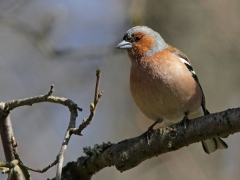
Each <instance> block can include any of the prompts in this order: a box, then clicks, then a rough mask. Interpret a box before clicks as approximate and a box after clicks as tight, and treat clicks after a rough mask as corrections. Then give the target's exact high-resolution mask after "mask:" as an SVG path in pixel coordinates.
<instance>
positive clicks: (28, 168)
mask: <svg viewBox="0 0 240 180" xmlns="http://www.w3.org/2000/svg"><path fill="white" fill-rule="evenodd" d="M57 163H58V159H57V158H56V160H55V161H54V162H53V163H51V164H49V165H48V166H47V167H45V168H43V169H42V170H41V169H33V168H31V167H28V166H25V165H24V164H19V166H22V167H25V168H26V169H27V170H30V171H33V172H38V173H44V172H46V171H47V170H48V169H50V168H51V167H53V166H55V165H56V164H57Z"/></svg>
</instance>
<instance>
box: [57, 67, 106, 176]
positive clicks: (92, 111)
mask: <svg viewBox="0 0 240 180" xmlns="http://www.w3.org/2000/svg"><path fill="white" fill-rule="evenodd" d="M96 76H97V78H96V87H95V94H94V105H93V107H92V108H91V107H90V115H89V117H88V119H87V120H86V121H85V120H83V123H82V124H81V125H80V126H79V128H78V129H76V128H75V118H76V117H75V116H74V114H75V113H76V112H75V111H74V110H75V109H72V111H71V109H70V111H71V119H70V123H69V126H68V130H67V132H66V134H65V137H64V141H63V143H62V147H61V150H60V152H59V154H58V165H57V173H56V180H60V179H61V174H62V168H63V160H64V154H65V152H66V150H67V145H68V142H69V140H70V137H71V135H72V134H73V133H74V134H77V135H81V132H82V130H83V129H85V128H86V127H87V126H88V125H89V124H90V123H91V121H92V119H93V116H94V114H95V111H96V107H97V104H98V101H99V99H100V97H101V96H102V94H103V92H100V93H98V90H99V84H100V77H101V71H100V70H99V69H97V70H96ZM73 122H74V124H73Z"/></svg>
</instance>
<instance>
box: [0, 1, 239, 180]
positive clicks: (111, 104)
mask: <svg viewBox="0 0 240 180" xmlns="http://www.w3.org/2000/svg"><path fill="white" fill-rule="evenodd" d="M135 25H147V26H149V27H151V28H153V29H154V30H156V31H158V32H159V33H160V34H161V35H162V37H163V38H164V39H165V41H166V42H168V43H169V44H171V45H173V46H175V47H177V48H179V49H180V50H182V51H183V52H184V53H185V54H187V55H188V57H189V58H190V60H191V63H192V65H193V67H194V69H195V71H196V72H197V74H198V77H199V79H200V82H201V84H202V87H203V89H204V92H205V96H206V101H207V108H208V109H209V111H210V112H218V111H222V110H226V109H227V108H233V107H238V106H239V104H240V103H239V102H240V93H239V89H240V83H239V81H240V71H239V68H240V63H239V61H240V59H239V57H240V44H239V42H240V1H239V0H232V1H224V0H211V1H208V0H201V1H191V0H186V1H184V2H182V1H179V0H171V1H165V0H148V1H147V0H130V1H127V0H122V1H120V0H102V1H98V0H90V1H83V0H78V1H73V0H69V1H62V0H52V1H47V0H32V1H30V0H19V1H16V0H8V1H6V0H5V1H4V0H1V1H0V62H1V64H0V83H1V86H0V92H1V93H0V100H1V101H10V100H12V99H19V98H26V97H31V96H35V95H40V94H45V93H47V92H48V91H49V88H50V85H51V84H54V85H55V91H54V95H56V96H63V97H66V98H70V99H72V100H73V101H74V102H76V103H77V104H78V105H79V106H80V107H82V108H83V112H82V113H79V117H78V121H77V123H78V124H79V123H80V122H81V121H82V119H83V118H84V117H87V116H88V114H89V109H88V108H89V104H90V103H91V102H92V101H93V95H94V87H95V70H96V68H100V69H101V70H102V78H101V87H100V90H104V95H103V97H102V98H101V101H100V103H99V106H98V109H97V112H96V115H95V117H94V120H93V122H92V124H91V125H90V126H89V127H88V128H87V129H85V130H84V131H83V135H84V136H82V137H76V136H73V137H72V138H71V141H70V143H69V147H68V150H67V153H66V157H65V164H66V163H67V162H69V161H76V159H77V158H78V157H79V156H81V155H84V154H83V150H82V149H83V147H85V146H91V147H93V145H94V144H96V143H99V144H100V143H102V142H107V141H111V142H113V143H115V142H119V141H121V140H123V139H126V138H131V137H136V136H138V135H140V134H141V133H143V132H145V131H146V129H147V128H148V126H149V125H150V124H152V121H150V120H147V119H146V118H145V117H144V115H143V114H142V113H141V112H140V111H139V110H138V109H137V107H136V105H135V104H134V102H133V100H132V97H131V95H130V90H129V69H130V61H129V59H128V57H127V54H126V52H125V51H123V50H116V49H115V47H116V45H117V44H118V43H119V42H120V41H121V39H122V37H123V35H124V33H125V32H126V31H127V30H128V29H129V28H131V27H132V26H135ZM11 118H12V123H13V128H14V132H15V137H16V140H17V141H18V150H19V154H20V157H21V159H22V160H23V162H24V163H25V164H26V165H28V166H30V167H32V168H36V169H42V168H43V167H46V166H47V165H48V164H50V163H52V162H53V160H55V157H56V155H57V153H58V152H59V150H60V146H61V143H62V140H63V137H64V134H65V131H66V128H67V125H68V122H69V112H68V109H67V108H66V107H63V106H60V105H55V104H50V103H42V104H36V105H34V106H33V107H21V108H17V109H15V110H14V111H13V112H11ZM239 138H240V134H234V135H232V136H229V137H228V138H227V139H225V141H226V142H227V143H228V145H229V149H228V150H225V151H217V152H216V153H213V154H211V155H207V154H205V153H204V151H203V150H202V147H201V144H200V143H197V144H193V145H190V146H189V147H185V148H182V149H180V150H178V151H176V152H171V153H167V154H164V155H161V156H159V157H156V158H152V159H149V160H147V161H145V162H143V163H142V164H140V165H139V166H137V167H136V168H134V169H131V170H129V171H126V172H123V173H120V172H118V171H117V170H116V169H115V167H111V168H105V169H103V170H101V171H100V172H98V173H97V174H96V175H94V176H93V178H92V179H93V180H97V179H112V180H120V179H129V180H130V179H138V180H144V179H151V180H155V179H168V180H177V179H185V180H192V179H195V180H216V179H218V180H226V179H231V180H235V179H239V178H240V174H239V168H240V160H239V159H240V151H239V148H240V143H239ZM0 159H1V160H4V159H5V158H4V154H3V150H2V149H0ZM55 171H56V167H53V168H51V169H50V170H48V171H47V172H46V173H44V174H38V173H34V172H31V175H32V178H33V179H34V180H42V179H47V178H52V177H54V176H55ZM0 179H1V180H4V179H7V176H6V175H2V174H0Z"/></svg>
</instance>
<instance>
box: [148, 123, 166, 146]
mask: <svg viewBox="0 0 240 180" xmlns="http://www.w3.org/2000/svg"><path fill="white" fill-rule="evenodd" d="M161 122H163V120H162V119H157V120H156V121H155V122H154V123H153V124H152V125H151V126H150V127H149V128H148V130H147V132H146V133H147V142H148V145H150V133H151V132H152V131H153V128H154V126H155V125H156V124H158V123H161Z"/></svg>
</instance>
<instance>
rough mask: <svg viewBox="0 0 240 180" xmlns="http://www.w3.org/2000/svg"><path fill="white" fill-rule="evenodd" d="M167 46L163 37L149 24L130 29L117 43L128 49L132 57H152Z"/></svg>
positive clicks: (121, 47) (120, 47)
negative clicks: (148, 25)
mask: <svg viewBox="0 0 240 180" xmlns="http://www.w3.org/2000/svg"><path fill="white" fill-rule="evenodd" d="M166 47H167V44H166V43H165V41H164V40H163V38H162V37H161V36H160V35H159V33H157V32H156V31H154V30H152V29H151V28H149V27H147V26H136V27H133V28H131V29H129V30H128V31H127V32H126V34H125V35H124V36H123V40H122V41H121V42H120V43H119V44H118V45H117V48H119V49H127V51H128V55H129V57H130V58H131V59H136V58H137V59H139V58H144V57H145V58H146V57H150V56H151V55H153V54H155V53H156V52H159V51H162V50H164V49H165V48H166Z"/></svg>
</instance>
